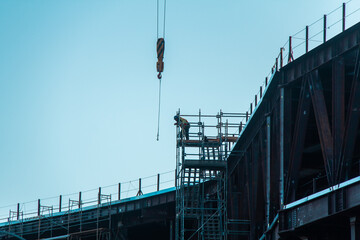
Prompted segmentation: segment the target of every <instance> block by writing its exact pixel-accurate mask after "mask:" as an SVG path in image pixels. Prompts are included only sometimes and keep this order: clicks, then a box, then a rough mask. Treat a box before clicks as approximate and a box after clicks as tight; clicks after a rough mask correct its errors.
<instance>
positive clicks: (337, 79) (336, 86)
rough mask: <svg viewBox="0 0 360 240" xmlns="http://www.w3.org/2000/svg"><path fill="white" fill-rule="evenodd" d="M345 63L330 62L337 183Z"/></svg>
mask: <svg viewBox="0 0 360 240" xmlns="http://www.w3.org/2000/svg"><path fill="white" fill-rule="evenodd" d="M344 122H345V64H344V59H343V58H337V59H334V60H333V64H332V136H333V139H334V142H333V143H334V166H333V169H334V170H335V183H338V182H339V180H340V179H338V178H339V176H338V175H339V171H338V170H339V169H340V164H341V159H340V158H341V145H342V141H343V138H344V131H345V124H344Z"/></svg>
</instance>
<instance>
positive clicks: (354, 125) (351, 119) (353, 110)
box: [340, 48, 360, 179]
mask: <svg viewBox="0 0 360 240" xmlns="http://www.w3.org/2000/svg"><path fill="white" fill-rule="evenodd" d="M359 117H360V48H359V49H358V53H357V57H356V64H355V74H354V79H353V81H352V87H351V93H350V98H349V105H348V113H347V118H346V119H347V123H346V128H345V135H344V141H343V146H344V147H343V156H342V164H341V166H342V167H345V178H346V179H347V178H348V177H349V172H350V168H351V160H352V154H353V152H354V147H355V140H356V136H357V131H355V129H358V126H359ZM341 174H342V172H340V177H341Z"/></svg>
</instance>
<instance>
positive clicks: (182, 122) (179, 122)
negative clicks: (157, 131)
mask: <svg viewBox="0 0 360 240" xmlns="http://www.w3.org/2000/svg"><path fill="white" fill-rule="evenodd" d="M174 120H175V121H176V123H174V125H176V126H180V128H181V132H180V138H181V139H182V136H183V134H184V135H185V138H186V140H189V129H190V124H189V122H188V121H187V120H186V119H185V118H182V117H179V116H178V115H175V116H174Z"/></svg>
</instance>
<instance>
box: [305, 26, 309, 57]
mask: <svg viewBox="0 0 360 240" xmlns="http://www.w3.org/2000/svg"><path fill="white" fill-rule="evenodd" d="M305 51H306V52H309V26H306V28H305Z"/></svg>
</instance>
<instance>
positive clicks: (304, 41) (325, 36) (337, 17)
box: [240, 0, 360, 130]
mask: <svg viewBox="0 0 360 240" xmlns="http://www.w3.org/2000/svg"><path fill="white" fill-rule="evenodd" d="M355 3H356V1H355V0H350V1H348V2H344V3H343V4H342V5H341V6H339V7H337V8H336V9H334V10H333V11H331V12H329V13H327V14H324V15H323V16H322V17H321V18H319V19H318V20H316V21H315V22H313V23H311V24H309V25H307V26H305V28H303V29H301V30H299V31H298V32H296V33H295V34H293V35H291V36H289V38H288V40H287V41H286V42H285V43H284V44H283V46H282V47H280V51H279V54H278V55H277V56H276V58H275V61H274V64H273V65H272V67H271V70H270V71H269V73H268V74H267V76H266V77H265V79H264V81H263V82H262V83H261V86H260V88H259V91H258V92H257V93H256V94H255V98H254V100H253V101H252V102H251V103H250V106H249V109H248V110H247V111H246V116H245V117H244V118H243V119H242V121H241V123H240V126H241V129H242V130H243V129H244V128H245V126H246V125H247V123H248V121H249V120H250V119H251V117H252V115H253V113H254V112H256V109H257V106H258V105H259V104H260V102H261V101H262V98H263V96H264V95H265V92H266V90H267V87H268V85H269V83H270V82H271V80H272V79H273V77H274V75H275V73H276V72H277V71H279V69H281V68H282V67H284V66H285V65H287V64H288V63H290V62H292V61H293V60H295V59H297V58H298V57H300V56H302V55H304V54H306V53H307V52H309V51H310V50H311V49H314V48H316V47H317V46H319V45H321V44H322V43H325V42H326V41H328V40H329V39H331V38H333V37H334V36H336V35H338V34H339V33H341V32H343V31H345V30H346V29H347V28H349V27H351V26H353V25H355V24H357V23H358V22H359V19H360V8H359V7H356V6H355V5H356V4H355Z"/></svg>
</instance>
